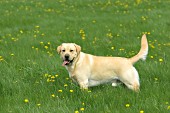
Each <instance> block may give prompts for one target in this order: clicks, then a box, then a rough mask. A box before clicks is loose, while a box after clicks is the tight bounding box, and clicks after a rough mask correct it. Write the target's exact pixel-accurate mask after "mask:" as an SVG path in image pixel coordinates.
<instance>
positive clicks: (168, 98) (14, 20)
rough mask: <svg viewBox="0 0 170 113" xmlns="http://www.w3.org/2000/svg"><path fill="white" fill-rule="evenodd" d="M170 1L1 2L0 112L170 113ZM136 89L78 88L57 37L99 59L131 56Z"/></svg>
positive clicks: (27, 0) (105, 86) (75, 0)
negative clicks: (140, 57) (143, 45)
mask: <svg viewBox="0 0 170 113" xmlns="http://www.w3.org/2000/svg"><path fill="white" fill-rule="evenodd" d="M169 31H170V1H169V0H1V1H0V113H169V112H170V63H169V62H170V60H169V59H170V32H169ZM144 33H145V34H147V38H148V42H149V54H148V57H147V60H146V61H145V62H142V61H139V62H138V63H136V64H135V67H136V68H137V70H138V71H139V75H140V82H141V91H140V92H139V93H135V92H133V91H131V90H129V89H127V88H126V87H124V86H123V85H121V86H118V87H116V88H113V87H112V86H111V84H104V85H100V86H97V87H93V88H89V90H88V91H81V90H80V89H79V86H78V85H76V84H75V83H73V82H72V81H71V80H70V79H69V78H68V73H67V71H66V70H65V68H64V67H62V66H61V64H62V61H61V59H60V58H59V55H58V54H57V52H56V48H57V46H59V45H60V44H61V43H63V42H74V43H77V44H79V45H81V47H82V51H83V52H86V53H90V54H94V55H100V56H121V57H131V56H133V55H135V54H136V53H137V52H138V51H139V49H140V39H141V36H142V34H144Z"/></svg>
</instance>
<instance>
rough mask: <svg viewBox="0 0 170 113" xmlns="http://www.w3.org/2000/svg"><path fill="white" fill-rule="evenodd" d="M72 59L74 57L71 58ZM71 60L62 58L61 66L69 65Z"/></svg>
mask: <svg viewBox="0 0 170 113" xmlns="http://www.w3.org/2000/svg"><path fill="white" fill-rule="evenodd" d="M73 60H74V59H73ZM73 60H63V64H62V66H66V65H70V64H72V62H73Z"/></svg>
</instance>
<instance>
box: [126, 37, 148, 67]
mask: <svg viewBox="0 0 170 113" xmlns="http://www.w3.org/2000/svg"><path fill="white" fill-rule="evenodd" d="M147 54H148V41H147V38H146V35H145V34H144V35H143V36H142V39H141V49H140V51H139V53H138V54H137V55H135V56H133V57H132V58H129V60H130V62H131V63H132V64H134V63H135V62H137V61H138V60H139V59H141V60H145V59H146V57H147Z"/></svg>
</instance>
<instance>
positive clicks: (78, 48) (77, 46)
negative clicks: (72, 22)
mask: <svg viewBox="0 0 170 113" xmlns="http://www.w3.org/2000/svg"><path fill="white" fill-rule="evenodd" d="M74 46H75V47H76V51H77V53H80V51H81V47H80V46H79V45H77V44H74Z"/></svg>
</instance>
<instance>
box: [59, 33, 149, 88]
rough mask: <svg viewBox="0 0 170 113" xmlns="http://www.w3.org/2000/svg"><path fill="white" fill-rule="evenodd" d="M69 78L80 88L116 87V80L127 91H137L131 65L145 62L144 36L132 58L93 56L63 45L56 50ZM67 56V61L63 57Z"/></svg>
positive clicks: (137, 76)
mask: <svg viewBox="0 0 170 113" xmlns="http://www.w3.org/2000/svg"><path fill="white" fill-rule="evenodd" d="M57 51H58V53H59V54H60V55H61V58H62V59H63V62H65V63H64V64H65V65H64V66H65V67H66V69H67V71H68V73H69V76H70V78H72V79H73V80H74V81H76V82H77V83H78V84H79V85H80V87H81V88H83V89H87V88H88V87H91V86H97V85H99V84H103V83H107V82H111V83H112V86H117V80H120V81H121V82H123V83H124V84H125V85H126V86H127V87H128V88H129V89H132V90H134V91H139V87H140V83H139V75H138V72H137V70H136V69H135V68H134V67H133V64H134V63H135V62H137V61H138V60H139V59H142V60H145V59H146V56H147V54H148V43H147V39H146V35H143V36H142V39H141V49H140V51H139V53H138V54H137V55H135V56H134V57H132V58H122V57H103V56H94V55H91V54H86V53H83V52H81V47H80V46H79V45H76V44H74V43H63V44H62V45H60V46H58V48H57ZM66 55H68V56H69V59H66V58H65V56H66Z"/></svg>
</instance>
